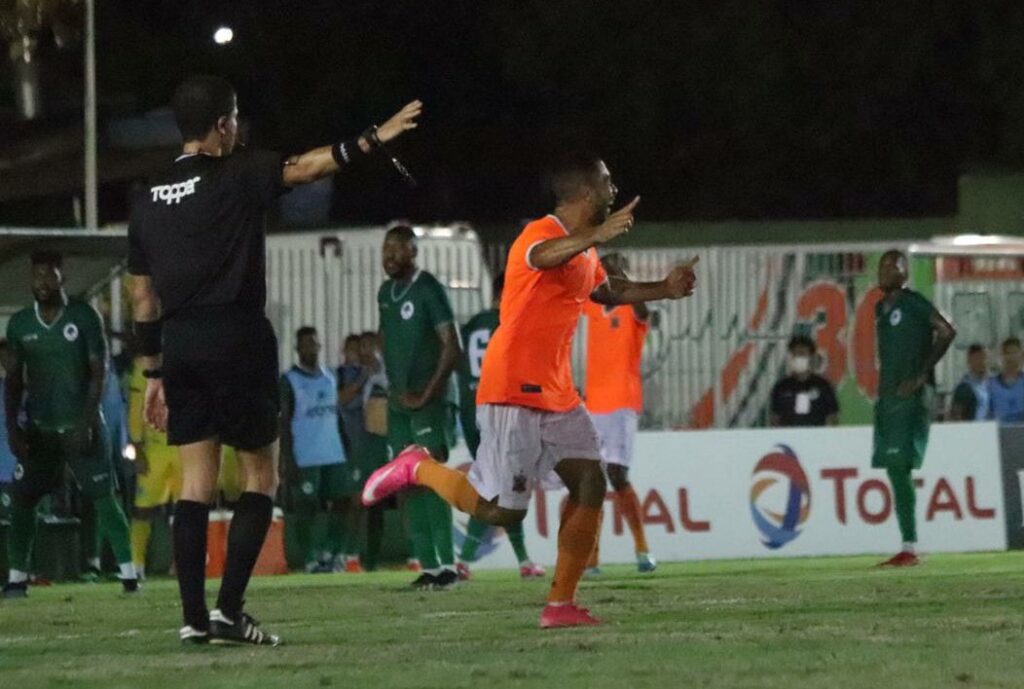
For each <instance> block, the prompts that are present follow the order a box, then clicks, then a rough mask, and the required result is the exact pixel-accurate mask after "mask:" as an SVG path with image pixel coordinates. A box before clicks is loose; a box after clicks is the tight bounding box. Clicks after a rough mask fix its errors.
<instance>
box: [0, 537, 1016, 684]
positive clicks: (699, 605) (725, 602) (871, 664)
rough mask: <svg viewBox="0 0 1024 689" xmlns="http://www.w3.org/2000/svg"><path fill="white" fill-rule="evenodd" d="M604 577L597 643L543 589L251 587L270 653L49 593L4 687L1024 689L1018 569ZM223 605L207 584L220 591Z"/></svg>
mask: <svg viewBox="0 0 1024 689" xmlns="http://www.w3.org/2000/svg"><path fill="white" fill-rule="evenodd" d="M875 562H877V558H862V557H859V558H821V559H803V560H770V561H766V560H758V561H733V562H701V563H688V564H675V565H664V566H662V567H661V568H660V569H659V570H658V572H657V573H655V574H654V575H638V574H637V573H636V572H635V571H632V569H631V568H627V567H608V568H606V570H605V574H604V575H603V576H602V577H601V578H600V579H599V580H592V581H588V582H586V583H585V584H584V585H583V588H582V591H581V595H580V599H581V602H582V603H583V604H585V605H588V606H590V607H592V609H593V610H594V612H595V613H596V614H598V615H599V616H602V617H604V618H605V619H606V620H607V624H606V625H605V626H603V627H599V628H588V629H571V630H555V631H540V630H538V629H537V628H536V625H537V618H538V614H539V612H540V605H541V602H542V600H543V597H544V593H545V591H546V583H542V582H520V581H519V580H518V578H516V577H515V576H514V575H513V574H512V573H480V574H478V575H477V577H476V579H475V580H474V581H473V582H471V583H469V584H467V585H464V586H463V587H461V588H460V589H457V590H454V591H449V592H437V593H415V592H412V591H407V590H404V586H405V584H406V583H407V582H408V581H409V580H410V578H411V577H410V576H409V575H408V574H407V573H400V574H399V573H384V574H368V575H318V576H317V575H314V576H298V575H295V576H289V577H274V578H262V579H257V580H255V581H254V583H253V585H252V587H251V590H250V593H249V600H250V605H249V607H250V608H251V610H252V612H253V613H254V614H255V615H256V616H257V617H259V618H260V619H261V620H263V621H264V623H265V626H266V627H267V628H268V629H270V630H272V631H275V632H277V633H279V634H281V635H282V636H283V637H284V640H285V644H286V645H284V646H281V647H280V648H276V649H252V648H221V647H203V648H192V649H185V648H182V647H181V646H180V645H179V644H178V640H177V634H176V630H177V627H178V626H179V621H180V618H179V613H178V608H177V602H176V588H175V584H174V582H173V581H170V580H162V581H152V582H149V583H148V584H147V585H146V587H145V591H144V593H143V595H141V596H139V597H136V598H122V597H121V596H120V595H119V594H118V590H119V588H120V587H119V586H118V585H117V584H92V585H84V584H83V585H66V586H55V587H52V588H42V589H41V588H35V589H32V590H31V598H30V599H29V600H26V601H0V687H3V688H4V689H7V688H18V689H33V688H35V687H76V688H79V687H81V688H88V687H97V688H103V689H113V688H114V687H132V688H133V689H140V688H145V689H161V688H163V687H174V689H191V688H192V687H259V688H260V689H270V688H272V687H288V688H289V689H300V688H305V687H345V688H348V687H358V688H360V689H361V688H363V687H368V688H384V689H390V688H392V687H417V688H419V687H438V688H443V689H456V688H460V687H472V688H473V689H491V688H497V687H557V688H559V689H569V688H575V687H588V688H591V687H595V688H596V687H614V688H615V689H626V688H629V689H632V688H634V687H653V688H657V689H666V688H670V687H671V688H675V687H723V688H724V687H728V688H730V689H733V688H741V687H759V688H771V689H775V688H779V689H781V688H785V689H792V688H793V687H800V688H801V689H808V688H814V687H829V688H830V689H831V688H842V687H871V688H872V689H876V688H878V687H884V688H890V687H891V688H894V689H895V688H898V689H908V688H913V687H928V688H929V689H934V688H936V687H1022V686H1024V553H999V554H979V555H956V556H933V557H929V558H927V559H926V561H925V564H924V565H923V566H921V567H918V568H916V569H911V570H901V571H879V570H875V569H872V565H873V564H875ZM209 588H210V589H211V590H212V589H213V586H212V584H211V585H210V586H209Z"/></svg>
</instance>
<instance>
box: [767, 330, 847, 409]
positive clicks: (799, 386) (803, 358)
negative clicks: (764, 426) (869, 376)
mask: <svg viewBox="0 0 1024 689" xmlns="http://www.w3.org/2000/svg"><path fill="white" fill-rule="evenodd" d="M787 349H788V352H789V356H788V359H787V371H788V372H787V375H786V377H785V378H783V379H782V380H780V381H778V382H777V383H775V386H774V387H773V388H772V395H771V425H772V426H835V425H836V424H837V423H838V421H839V402H838V401H837V400H836V393H835V389H834V388H833V387H832V383H830V382H829V381H828V380H827V379H826V378H824V377H822V376H820V375H818V374H817V373H815V369H816V368H817V366H818V356H817V346H816V345H815V344H814V340H812V339H811V338H810V337H807V336H806V335H795V336H793V338H792V339H790V341H789V345H788V347H787Z"/></svg>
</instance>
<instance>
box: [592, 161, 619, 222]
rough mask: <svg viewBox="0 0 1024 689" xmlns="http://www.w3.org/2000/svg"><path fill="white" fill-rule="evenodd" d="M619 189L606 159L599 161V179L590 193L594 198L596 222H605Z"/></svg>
mask: <svg viewBox="0 0 1024 689" xmlns="http://www.w3.org/2000/svg"><path fill="white" fill-rule="evenodd" d="M618 193H619V190H618V188H617V187H616V186H615V184H613V183H612V175H611V173H610V172H609V171H608V166H607V165H605V164H604V161H601V162H599V163H598V168H597V180H596V182H595V184H594V186H593V187H592V188H591V191H590V195H591V198H592V199H593V200H594V224H595V225H597V224H600V223H603V222H604V221H605V220H607V219H608V216H609V214H611V212H612V204H614V203H615V197H616V195H618Z"/></svg>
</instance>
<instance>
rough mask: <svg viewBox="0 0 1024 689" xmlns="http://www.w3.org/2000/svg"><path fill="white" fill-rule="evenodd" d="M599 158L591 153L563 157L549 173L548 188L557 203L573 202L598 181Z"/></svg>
mask: <svg viewBox="0 0 1024 689" xmlns="http://www.w3.org/2000/svg"><path fill="white" fill-rule="evenodd" d="M600 161H601V158H600V157H599V156H596V155H594V154H593V153H590V152H589V151H573V152H570V153H567V154H565V155H564V156H562V157H561V158H560V159H559V160H558V161H557V162H556V163H555V164H554V165H553V166H552V167H551V171H550V172H549V173H548V180H547V186H548V188H549V189H550V190H551V194H552V195H553V196H554V197H555V203H564V202H566V201H572V200H573V199H575V198H576V197H577V196H579V195H580V194H581V193H582V192H583V191H584V190H585V189H587V188H589V187H591V186H593V185H594V183H595V182H596V180H597V164H598V163H599V162H600Z"/></svg>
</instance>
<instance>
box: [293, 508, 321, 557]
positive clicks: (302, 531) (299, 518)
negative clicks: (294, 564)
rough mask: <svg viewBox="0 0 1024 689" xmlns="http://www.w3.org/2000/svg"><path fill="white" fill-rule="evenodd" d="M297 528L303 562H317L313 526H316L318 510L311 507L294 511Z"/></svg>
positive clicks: (294, 530) (296, 538)
mask: <svg viewBox="0 0 1024 689" xmlns="http://www.w3.org/2000/svg"><path fill="white" fill-rule="evenodd" d="M292 519H293V520H294V522H295V528H294V529H293V530H292V533H294V534H295V540H296V541H298V546H299V550H301V551H302V562H303V564H307V565H308V564H309V563H310V562H316V542H315V541H314V539H313V527H314V526H316V512H314V511H313V510H309V509H301V508H300V509H298V510H296V511H295V512H293V513H292Z"/></svg>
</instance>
